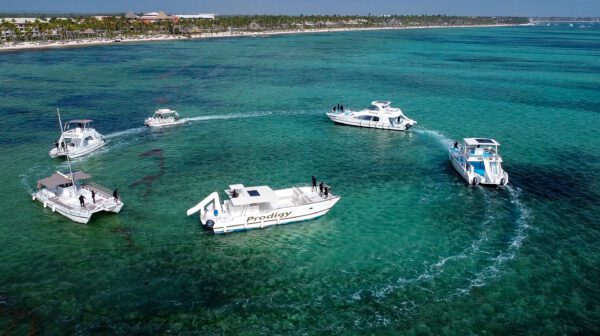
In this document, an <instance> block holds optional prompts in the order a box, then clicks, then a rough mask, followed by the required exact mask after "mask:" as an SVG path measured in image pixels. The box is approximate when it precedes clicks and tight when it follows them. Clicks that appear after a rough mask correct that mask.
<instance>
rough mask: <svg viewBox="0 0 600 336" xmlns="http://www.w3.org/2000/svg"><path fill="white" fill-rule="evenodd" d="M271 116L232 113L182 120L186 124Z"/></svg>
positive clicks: (261, 113)
mask: <svg viewBox="0 0 600 336" xmlns="http://www.w3.org/2000/svg"><path fill="white" fill-rule="evenodd" d="M269 114H271V112H258V113H251V114H244V113H232V114H222V115H208V116H198V117H189V118H181V120H182V121H184V122H190V121H205V120H218V119H239V118H253V117H262V116H266V115H269Z"/></svg>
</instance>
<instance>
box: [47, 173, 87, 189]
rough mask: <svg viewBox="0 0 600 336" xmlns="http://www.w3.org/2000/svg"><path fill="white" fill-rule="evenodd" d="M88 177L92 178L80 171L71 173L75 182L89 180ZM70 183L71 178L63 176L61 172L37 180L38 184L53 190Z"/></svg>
mask: <svg viewBox="0 0 600 336" xmlns="http://www.w3.org/2000/svg"><path fill="white" fill-rule="evenodd" d="M90 177H92V176H90V175H89V174H86V173H84V172H82V171H77V172H73V180H75V181H77V180H85V179H89V178H90ZM71 182H72V181H71V177H70V176H69V175H66V174H63V173H61V172H56V173H54V174H52V176H48V177H46V178H43V179H41V180H38V183H39V184H41V185H43V186H46V187H47V188H54V187H56V186H59V185H61V184H67V183H71Z"/></svg>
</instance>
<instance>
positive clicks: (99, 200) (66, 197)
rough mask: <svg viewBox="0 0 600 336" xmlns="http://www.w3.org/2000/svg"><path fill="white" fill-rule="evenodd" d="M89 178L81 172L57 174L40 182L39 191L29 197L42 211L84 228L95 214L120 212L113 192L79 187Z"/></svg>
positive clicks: (90, 187)
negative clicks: (53, 213) (55, 214)
mask: <svg viewBox="0 0 600 336" xmlns="http://www.w3.org/2000/svg"><path fill="white" fill-rule="evenodd" d="M69 167H70V166H69ZM89 178H91V176H90V175H88V174H86V173H84V172H81V171H78V172H70V173H68V174H63V173H61V172H56V173H54V174H52V175H51V176H48V177H46V178H44V179H41V180H39V181H38V184H37V187H38V190H37V191H36V192H35V193H33V194H31V197H32V199H33V200H34V201H35V200H37V201H39V202H40V203H42V204H43V205H44V208H46V207H49V208H50V209H52V211H53V212H58V213H59V214H61V215H63V216H65V217H67V218H69V219H70V220H72V221H75V222H77V223H82V224H87V222H89V220H90V218H91V217H92V215H93V214H94V213H96V212H100V211H109V212H114V213H118V212H119V211H121V208H122V207H123V202H121V200H120V199H119V198H118V194H117V193H116V191H115V192H113V193H111V192H110V191H109V190H107V189H106V188H104V187H102V186H99V185H96V184H92V183H81V181H83V180H86V179H89Z"/></svg>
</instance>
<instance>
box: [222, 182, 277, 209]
mask: <svg viewBox="0 0 600 336" xmlns="http://www.w3.org/2000/svg"><path fill="white" fill-rule="evenodd" d="M229 188H230V190H235V191H236V192H237V193H238V196H237V197H233V196H231V194H230V196H231V204H233V205H234V206H239V205H248V204H257V203H272V202H277V201H278V200H279V198H278V197H277V194H275V192H274V191H273V189H271V188H269V187H267V186H258V187H244V185H242V184H234V185H231V186H229Z"/></svg>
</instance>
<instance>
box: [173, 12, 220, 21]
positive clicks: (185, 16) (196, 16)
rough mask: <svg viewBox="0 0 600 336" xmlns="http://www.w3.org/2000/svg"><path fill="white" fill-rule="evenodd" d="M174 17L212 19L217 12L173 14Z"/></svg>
mask: <svg viewBox="0 0 600 336" xmlns="http://www.w3.org/2000/svg"><path fill="white" fill-rule="evenodd" d="M175 16H176V17H178V18H180V19H206V20H214V19H215V18H216V17H217V14H209V13H200V14H175Z"/></svg>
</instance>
